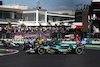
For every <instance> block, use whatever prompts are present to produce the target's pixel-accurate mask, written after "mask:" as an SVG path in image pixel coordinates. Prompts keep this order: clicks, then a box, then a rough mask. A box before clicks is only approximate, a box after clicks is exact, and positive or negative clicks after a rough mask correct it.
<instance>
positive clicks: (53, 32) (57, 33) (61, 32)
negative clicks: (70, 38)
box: [0, 26, 81, 38]
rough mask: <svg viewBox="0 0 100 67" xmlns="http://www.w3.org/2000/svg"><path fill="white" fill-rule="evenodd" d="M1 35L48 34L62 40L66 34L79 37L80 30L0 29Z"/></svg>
mask: <svg viewBox="0 0 100 67" xmlns="http://www.w3.org/2000/svg"><path fill="white" fill-rule="evenodd" d="M0 32H1V33H44V32H49V33H50V36H51V37H57V38H63V37H64V35H66V34H74V35H75V36H76V35H79V36H81V30H80V29H71V28H70V27H17V26H15V27H9V26H5V27H0Z"/></svg>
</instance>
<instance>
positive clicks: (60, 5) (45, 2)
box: [1, 0, 91, 11]
mask: <svg viewBox="0 0 100 67" xmlns="http://www.w3.org/2000/svg"><path fill="white" fill-rule="evenodd" d="M1 1H3V4H4V5H7V4H23V5H27V6H28V8H30V9H32V8H36V6H37V1H38V0H1ZM82 3H91V0H40V6H41V7H42V8H43V9H47V11H66V10H75V9H76V5H77V4H82Z"/></svg>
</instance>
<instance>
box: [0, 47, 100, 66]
mask: <svg viewBox="0 0 100 67" xmlns="http://www.w3.org/2000/svg"><path fill="white" fill-rule="evenodd" d="M0 48H2V47H0ZM13 49H18V50H19V51H20V52H19V53H17V54H14V55H9V56H1V57H0V67H100V50H89V49H86V50H85V52H84V54H83V55H77V54H67V55H63V54H44V55H38V54H27V53H25V51H22V50H21V49H20V48H13Z"/></svg>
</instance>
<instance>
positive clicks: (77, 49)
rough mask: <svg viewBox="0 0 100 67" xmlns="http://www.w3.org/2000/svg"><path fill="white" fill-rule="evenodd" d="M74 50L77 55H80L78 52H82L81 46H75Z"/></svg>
mask: <svg viewBox="0 0 100 67" xmlns="http://www.w3.org/2000/svg"><path fill="white" fill-rule="evenodd" d="M75 52H76V53H77V54H78V55H80V54H82V53H83V48H81V47H77V48H76V50H75Z"/></svg>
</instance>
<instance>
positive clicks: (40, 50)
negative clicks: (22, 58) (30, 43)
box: [38, 47, 45, 55]
mask: <svg viewBox="0 0 100 67" xmlns="http://www.w3.org/2000/svg"><path fill="white" fill-rule="evenodd" d="M44 53H45V49H44V48H42V47H39V48H38V54H40V55H43V54H44Z"/></svg>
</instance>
